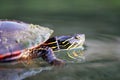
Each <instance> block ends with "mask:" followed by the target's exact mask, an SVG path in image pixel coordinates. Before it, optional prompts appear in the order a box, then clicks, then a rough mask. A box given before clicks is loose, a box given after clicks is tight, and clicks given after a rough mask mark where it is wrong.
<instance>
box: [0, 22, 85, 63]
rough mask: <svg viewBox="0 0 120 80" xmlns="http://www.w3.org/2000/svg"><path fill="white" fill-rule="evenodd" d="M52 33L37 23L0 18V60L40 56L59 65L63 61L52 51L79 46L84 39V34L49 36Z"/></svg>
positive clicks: (8, 60) (19, 59)
mask: <svg viewBox="0 0 120 80" xmlns="http://www.w3.org/2000/svg"><path fill="white" fill-rule="evenodd" d="M52 33H53V30H51V29H49V28H45V27H41V26H39V25H33V24H28V23H24V22H18V21H7V20H6V21H5V20H0V62H13V61H21V60H22V61H25V60H29V59H34V58H39V57H41V58H42V59H43V60H45V61H47V62H48V63H49V64H51V65H61V64H63V63H64V61H63V60H60V59H58V58H56V56H55V54H54V51H60V50H71V49H74V48H79V47H80V48H81V47H82V46H83V44H84V41H85V35H84V34H75V35H71V36H70V35H68V36H55V37H52V38H50V36H51V34H52ZM75 56H77V54H75Z"/></svg>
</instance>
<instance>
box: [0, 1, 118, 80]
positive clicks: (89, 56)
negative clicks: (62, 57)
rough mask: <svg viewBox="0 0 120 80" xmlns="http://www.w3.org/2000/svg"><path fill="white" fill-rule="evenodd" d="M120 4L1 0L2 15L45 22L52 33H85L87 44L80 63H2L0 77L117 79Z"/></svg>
mask: <svg viewBox="0 0 120 80" xmlns="http://www.w3.org/2000/svg"><path fill="white" fill-rule="evenodd" d="M119 8H120V1H119V0H106V1H104V0H74V1H72V0H69V1H67V0H64V1H63V0H51V1H47V0H46V1H40V0H36V1H28V0H19V1H18V0H12V1H7V0H1V3H0V18H1V19H10V20H21V21H24V22H28V23H33V24H39V25H42V26H46V27H49V28H52V29H53V30H54V34H53V36H56V35H71V34H75V33H84V34H85V35H86V42H85V44H86V46H87V48H86V50H85V51H84V56H85V61H84V62H82V63H76V62H73V63H69V62H68V63H66V64H65V65H64V66H62V67H51V66H50V65H48V64H47V63H45V64H44V65H42V66H41V65H40V64H38V63H37V62H36V63H34V64H33V65H30V66H31V67H30V66H27V67H24V65H23V66H22V65H21V64H20V65H15V66H12V65H7V66H2V67H0V78H1V79H0V80H21V79H24V80H48V79H49V80H119V79H120V64H119V62H120V32H119V30H120V23H119V22H120V11H119ZM58 54H65V52H59V53H58ZM38 61H39V60H38ZM39 66H40V67H39ZM21 67H22V68H21Z"/></svg>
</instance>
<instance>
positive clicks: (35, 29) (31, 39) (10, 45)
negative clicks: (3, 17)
mask: <svg viewBox="0 0 120 80" xmlns="http://www.w3.org/2000/svg"><path fill="white" fill-rule="evenodd" d="M52 33H53V30H51V29H49V28H46V27H42V26H39V25H33V24H28V23H24V22H17V21H0V54H5V53H8V52H10V53H11V52H14V51H17V50H23V49H27V48H30V47H34V46H37V45H40V44H42V43H44V42H45V41H46V40H47V39H48V38H49V37H50V35H51V34H52Z"/></svg>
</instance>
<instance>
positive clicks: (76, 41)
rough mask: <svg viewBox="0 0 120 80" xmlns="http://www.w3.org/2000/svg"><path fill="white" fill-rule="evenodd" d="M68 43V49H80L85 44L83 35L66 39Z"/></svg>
mask: <svg viewBox="0 0 120 80" xmlns="http://www.w3.org/2000/svg"><path fill="white" fill-rule="evenodd" d="M68 42H69V43H70V45H69V47H68V49H74V48H80V47H82V46H83V44H84V42H85V35H84V34H74V35H73V36H72V37H71V38H69V39H68Z"/></svg>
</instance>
